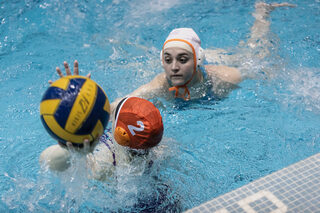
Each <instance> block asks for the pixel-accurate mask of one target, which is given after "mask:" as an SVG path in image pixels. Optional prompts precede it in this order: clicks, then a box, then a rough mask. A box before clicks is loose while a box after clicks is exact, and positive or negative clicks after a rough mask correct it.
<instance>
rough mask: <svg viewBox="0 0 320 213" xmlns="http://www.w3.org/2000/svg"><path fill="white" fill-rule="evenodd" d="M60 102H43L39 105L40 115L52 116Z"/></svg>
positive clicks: (57, 100) (55, 100)
mask: <svg viewBox="0 0 320 213" xmlns="http://www.w3.org/2000/svg"><path fill="white" fill-rule="evenodd" d="M60 102H61V100H60V99H51V100H45V101H42V102H41V103H40V115H44V114H47V115H48V114H49V115H53V114H54V113H55V111H56V110H57V108H58V106H59V104H60Z"/></svg>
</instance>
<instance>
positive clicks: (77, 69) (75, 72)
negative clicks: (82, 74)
mask: <svg viewBox="0 0 320 213" xmlns="http://www.w3.org/2000/svg"><path fill="white" fill-rule="evenodd" d="M73 75H79V63H78V61H77V60H75V61H74V64H73Z"/></svg>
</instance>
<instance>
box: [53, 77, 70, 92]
mask: <svg viewBox="0 0 320 213" xmlns="http://www.w3.org/2000/svg"><path fill="white" fill-rule="evenodd" d="M69 81H70V79H69V78H66V77H63V78H60V79H59V80H56V81H55V82H53V83H52V84H51V87H56V88H60V89H62V90H66V89H67V88H68V86H69Z"/></svg>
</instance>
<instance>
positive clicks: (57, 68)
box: [56, 67, 63, 78]
mask: <svg viewBox="0 0 320 213" xmlns="http://www.w3.org/2000/svg"><path fill="white" fill-rule="evenodd" d="M56 71H57V73H58V75H59V76H60V78H62V77H63V74H62V72H61V70H60V68H59V67H56Z"/></svg>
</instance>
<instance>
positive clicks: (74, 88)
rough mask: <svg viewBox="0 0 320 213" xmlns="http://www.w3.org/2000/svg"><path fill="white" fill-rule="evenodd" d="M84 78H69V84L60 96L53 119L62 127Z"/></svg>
mask: <svg viewBox="0 0 320 213" xmlns="http://www.w3.org/2000/svg"><path fill="white" fill-rule="evenodd" d="M85 81H86V79H83V78H72V79H70V80H69V85H68V87H67V88H66V91H65V93H64V96H63V97H62V100H61V103H60V106H59V108H58V109H57V110H56V112H55V115H54V117H55V119H56V121H57V122H58V123H59V124H60V126H61V127H62V128H65V126H66V123H67V121H68V117H69V115H70V112H71V109H72V106H73V105H74V102H75V100H76V98H77V96H78V93H79V91H80V89H81V87H82V85H83V84H84V82H85Z"/></svg>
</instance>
